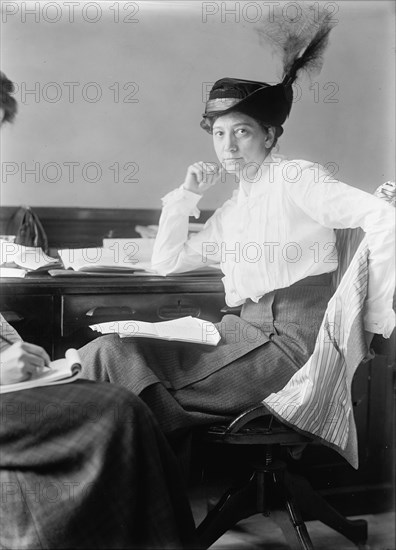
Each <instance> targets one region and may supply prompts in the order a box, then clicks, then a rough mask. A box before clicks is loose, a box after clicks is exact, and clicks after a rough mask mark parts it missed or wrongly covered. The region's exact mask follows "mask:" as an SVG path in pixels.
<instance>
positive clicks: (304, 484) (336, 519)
mask: <svg viewBox="0 0 396 550" xmlns="http://www.w3.org/2000/svg"><path fill="white" fill-rule="evenodd" d="M285 483H286V486H287V488H288V490H289V492H290V493H291V494H292V495H293V497H294V499H295V501H296V502H297V505H298V507H299V509H300V510H301V512H302V514H303V517H304V516H305V517H311V518H315V519H318V520H319V521H321V522H322V523H324V524H325V525H328V526H329V527H331V528H332V529H334V530H335V531H337V532H338V533H340V534H341V535H343V536H344V537H346V538H347V539H349V540H350V541H351V542H353V543H354V544H356V545H357V546H359V545H364V544H365V543H366V541H367V536H368V534H367V521H365V520H363V519H356V520H350V519H347V518H346V517H345V516H343V515H342V514H340V513H339V512H337V510H335V509H334V508H333V507H332V506H330V504H328V502H326V500H325V499H324V498H323V497H322V496H321V495H319V493H317V492H316V491H314V489H313V488H312V486H311V484H310V483H309V482H308V480H306V479H304V478H303V477H301V476H297V475H295V474H290V473H289V472H288V473H286V476H285Z"/></svg>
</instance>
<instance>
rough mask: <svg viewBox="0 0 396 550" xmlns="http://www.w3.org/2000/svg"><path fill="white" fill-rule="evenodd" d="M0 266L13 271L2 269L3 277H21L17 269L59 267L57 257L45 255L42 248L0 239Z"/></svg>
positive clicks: (42, 269) (44, 269) (38, 269)
mask: <svg viewBox="0 0 396 550" xmlns="http://www.w3.org/2000/svg"><path fill="white" fill-rule="evenodd" d="M0 266H1V267H2V268H6V269H13V270H14V271H13V272H11V271H7V270H6V269H4V270H3V272H2V273H3V274H2V276H4V277H7V276H8V277H23V276H24V275H18V274H17V273H18V271H17V270H18V269H19V268H20V269H21V271H24V272H25V273H26V271H48V270H49V269H54V268H56V267H61V263H60V261H59V260H58V259H57V258H51V257H50V256H47V254H45V252H44V251H43V250H42V248H39V247H35V246H23V245H21V244H16V243H10V242H7V241H0Z"/></svg>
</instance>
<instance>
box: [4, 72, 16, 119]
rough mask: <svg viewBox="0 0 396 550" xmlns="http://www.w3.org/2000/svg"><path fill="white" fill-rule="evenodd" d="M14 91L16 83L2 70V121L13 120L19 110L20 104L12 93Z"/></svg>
mask: <svg viewBox="0 0 396 550" xmlns="http://www.w3.org/2000/svg"><path fill="white" fill-rule="evenodd" d="M13 91H14V84H13V83H12V82H11V80H9V79H8V78H7V77H6V75H5V74H4V73H2V72H0V108H1V109H4V115H3V120H0V123H2V122H12V121H13V120H14V118H15V115H16V112H17V110H18V104H17V102H16V100H15V98H14V97H12V95H11V94H12V93H13Z"/></svg>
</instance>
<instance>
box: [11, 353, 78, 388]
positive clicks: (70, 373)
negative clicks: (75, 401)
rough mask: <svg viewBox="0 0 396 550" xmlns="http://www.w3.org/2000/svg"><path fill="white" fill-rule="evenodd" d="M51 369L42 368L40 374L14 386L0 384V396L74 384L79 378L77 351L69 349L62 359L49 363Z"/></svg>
mask: <svg viewBox="0 0 396 550" xmlns="http://www.w3.org/2000/svg"><path fill="white" fill-rule="evenodd" d="M50 366H51V368H50V369H47V368H43V370H42V371H41V372H40V374H37V375H36V376H34V377H32V378H30V380H26V381H24V382H17V383H15V384H1V385H0V394H2V393H9V392H14V391H21V390H28V389H31V388H38V387H42V386H55V385H58V384H68V383H69V382H74V380H77V378H80V376H81V360H80V356H79V354H78V351H77V350H75V349H73V348H70V349H68V350H67V351H66V353H65V357H64V358H63V359H57V360H55V361H51V363H50Z"/></svg>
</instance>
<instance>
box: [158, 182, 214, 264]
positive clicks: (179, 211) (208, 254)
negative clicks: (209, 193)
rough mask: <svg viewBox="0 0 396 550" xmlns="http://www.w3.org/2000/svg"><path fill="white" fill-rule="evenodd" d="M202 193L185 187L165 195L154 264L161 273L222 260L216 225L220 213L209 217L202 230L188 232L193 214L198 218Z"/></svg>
mask: <svg viewBox="0 0 396 550" xmlns="http://www.w3.org/2000/svg"><path fill="white" fill-rule="evenodd" d="M200 199H201V195H198V194H196V193H192V192H191V191H187V190H186V189H183V188H182V187H179V188H178V189H175V190H174V191H171V192H170V193H168V194H167V195H165V197H164V198H163V199H162V204H163V207H162V212H161V217H160V221H159V227H158V234H157V237H156V239H155V243H154V249H153V254H152V258H151V267H152V269H153V270H154V271H156V272H157V273H159V274H160V275H168V274H170V273H181V272H183V271H191V270H193V269H197V268H199V267H205V266H207V265H211V264H215V263H218V261H219V256H218V246H217V244H216V238H215V233H216V231H215V229H214V226H215V224H216V221H215V220H216V217H217V216H216V215H214V216H212V218H211V219H210V220H208V221H207V222H206V224H205V226H204V228H203V229H202V231H200V232H199V233H198V234H196V235H193V236H191V237H189V236H188V222H189V217H190V216H194V217H195V218H196V219H198V217H199V215H200V211H199V209H198V208H197V204H198V201H199V200H200Z"/></svg>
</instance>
